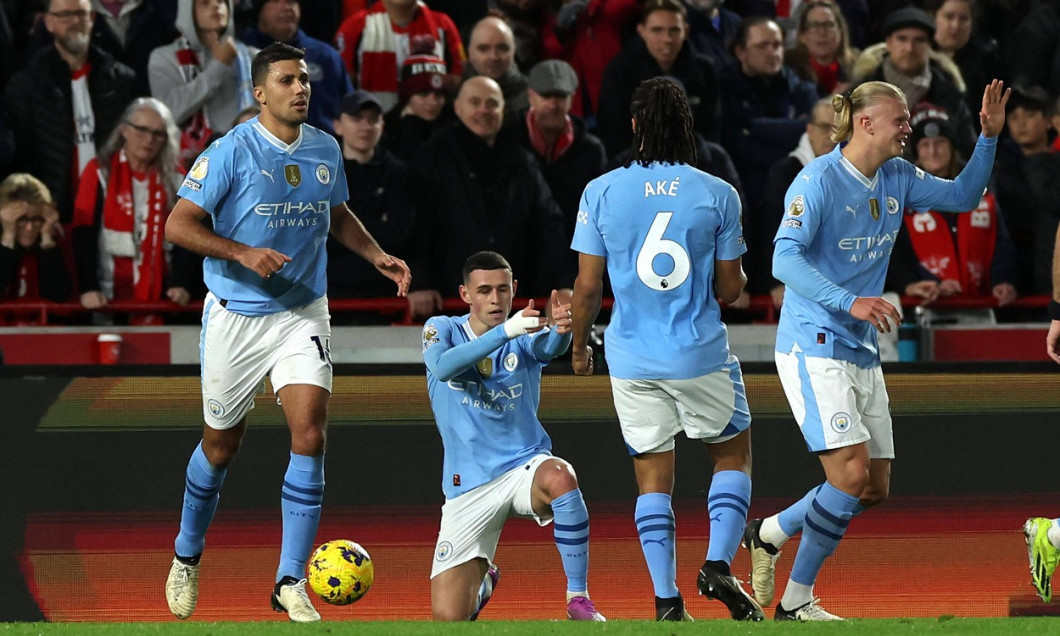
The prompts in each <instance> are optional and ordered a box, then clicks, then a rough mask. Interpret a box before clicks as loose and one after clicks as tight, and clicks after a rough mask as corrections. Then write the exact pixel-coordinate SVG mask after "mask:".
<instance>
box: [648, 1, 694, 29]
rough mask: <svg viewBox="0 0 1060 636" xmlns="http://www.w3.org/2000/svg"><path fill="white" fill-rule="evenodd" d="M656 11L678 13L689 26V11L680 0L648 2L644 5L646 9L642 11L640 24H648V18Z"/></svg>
mask: <svg viewBox="0 0 1060 636" xmlns="http://www.w3.org/2000/svg"><path fill="white" fill-rule="evenodd" d="M656 11H669V12H670V13H676V14H677V15H679V16H681V19H682V20H684V23H685V24H688V9H686V8H685V5H683V4H681V1H680V0H648V1H647V2H645V3H644V7H643V8H642V9H641V12H640V22H639V24H644V23H645V22H647V21H648V16H650V15H651V14H653V13H655V12H656Z"/></svg>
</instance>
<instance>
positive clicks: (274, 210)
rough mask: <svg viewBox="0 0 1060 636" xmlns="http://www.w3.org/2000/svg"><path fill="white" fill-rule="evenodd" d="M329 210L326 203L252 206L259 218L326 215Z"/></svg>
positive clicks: (261, 204) (282, 202)
mask: <svg viewBox="0 0 1060 636" xmlns="http://www.w3.org/2000/svg"><path fill="white" fill-rule="evenodd" d="M330 210H331V204H330V203H329V202H328V201H317V202H315V203H314V202H313V201H305V202H299V201H281V202H279V203H259V204H257V205H255V206H254V214H257V215H259V216H278V215H288V214H309V213H313V214H327V213H328V212H329V211H330Z"/></svg>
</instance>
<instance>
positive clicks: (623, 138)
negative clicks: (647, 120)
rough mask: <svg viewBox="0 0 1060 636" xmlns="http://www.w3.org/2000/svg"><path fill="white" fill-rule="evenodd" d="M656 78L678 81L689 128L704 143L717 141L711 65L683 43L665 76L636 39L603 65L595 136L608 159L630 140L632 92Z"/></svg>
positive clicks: (714, 74)
mask: <svg viewBox="0 0 1060 636" xmlns="http://www.w3.org/2000/svg"><path fill="white" fill-rule="evenodd" d="M660 76H667V77H674V78H676V79H678V80H680V81H681V83H682V85H683V86H684V89H685V94H687V95H688V107H689V109H690V110H691V111H692V126H693V127H694V128H695V130H696V132H698V133H699V134H701V135H703V136H704V137H706V138H707V139H711V140H715V141H716V140H717V139H718V128H717V124H718V73H717V71H715V69H714V63H713V62H711V61H710V58H708V57H706V56H704V55H700V54H699V53H697V52H695V51H693V49H692V46H691V45H690V44H688V43H687V42H686V43H685V46H683V47H682V48H681V52H680V53H678V54H677V59H676V60H674V65H673V67H672V68H671V69H670V70H669V72H666V71H663V70H662V68H661V67H660V66H659V63H658V62H656V61H655V58H653V57H652V56H651V54H649V53H648V47H647V46H646V45H645V44H644V40H643V39H641V37H640V36H639V35H638V36H636V37H632V38H630V39H629V41H628V42H626V44H625V45H624V46H623V47H622V50H621V51H619V53H618V55H616V56H615V58H614V59H613V60H611V62H610V63H609V64H608V65H607V69H605V70H604V79H603V82H602V83H601V85H600V107H599V109H598V110H599V112H598V113H597V120H596V134H597V136H598V137H600V141H602V142H604V147H605V148H607V154H608V155H609V156H611V157H614V156H616V155H617V154H618V153H620V152H622V151H623V150H625V149H626V148H627V147H629V145H630V143H631V142H632V140H633V129H632V127H631V126H630V113H629V104H630V100H632V98H633V91H634V90H636V88H637V86H639V85H640V83H641V82H643V81H644V80H646V79H649V78H652V77H660Z"/></svg>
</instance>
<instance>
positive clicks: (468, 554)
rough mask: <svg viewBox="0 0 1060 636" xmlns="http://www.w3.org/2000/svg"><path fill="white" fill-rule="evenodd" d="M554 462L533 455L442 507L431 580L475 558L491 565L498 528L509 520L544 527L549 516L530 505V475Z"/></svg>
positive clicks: (498, 537)
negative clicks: (546, 462)
mask: <svg viewBox="0 0 1060 636" xmlns="http://www.w3.org/2000/svg"><path fill="white" fill-rule="evenodd" d="M550 459H558V458H557V457H554V456H552V455H534V456H533V457H531V458H530V459H529V460H528V461H526V462H524V463H523V464H521V465H519V466H516V467H515V468H513V469H511V470H509V471H508V472H506V473H504V474H503V475H501V476H500V477H498V478H496V479H494V480H493V481H491V482H489V483H486V484H482V485H481V486H479V487H478V488H475V489H474V490H471V491H469V492H466V493H464V494H462V495H460V496H459V497H457V498H456V499H447V500H446V501H445V504H444V505H442V523H441V527H440V528H439V529H438V543H436V544H435V546H434V563H433V565H432V566H431V578H432V579H433V578H434V577H436V576H438V575H439V574H441V573H442V572H445V571H446V570H449V569H451V568H455V567H456V566H458V565H461V564H463V563H467V562H468V561H470V560H471V559H477V558H479V557H481V558H483V559H486V561H487V562H489V563H493V557H494V555H496V554H497V542H498V541H499V540H500V538H501V529H502V528H503V527H504V522H505V521H507V520H508V518H509V517H522V518H528V519H533V520H534V521H536V522H537V525H539V526H546V525H548V524H549V523H550V522H551V521H552V517H549V518H548V519H543V518H541V517H539V516H537V513H535V512H534V508H533V505H532V491H533V486H534V475H535V474H536V473H537V468H538V466H540V465H541V463H542V462H545V461H548V460H550Z"/></svg>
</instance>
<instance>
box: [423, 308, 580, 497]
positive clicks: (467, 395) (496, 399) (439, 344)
mask: <svg viewBox="0 0 1060 636" xmlns="http://www.w3.org/2000/svg"><path fill="white" fill-rule="evenodd" d="M468 317H469V316H467V315H464V316H461V317H458V318H456V317H449V316H436V317H434V318H431V319H430V320H428V321H427V322H426V324H424V326H423V359H424V362H425V363H426V365H427V392H428V394H429V395H430V398H431V410H432V411H434V419H435V422H436V423H437V425H438V432H439V433H440V434H441V436H442V445H443V446H444V448H445V457H444V459H443V461H442V492H444V493H445V496H446V498H447V499H453V498H455V497H457V496H459V495H461V494H463V493H465V492H468V491H469V490H472V489H473V488H476V487H478V486H481V485H482V484H485V483H488V482H490V481H492V480H493V479H496V478H497V477H500V476H501V475H503V474H504V473H506V472H508V471H509V470H511V469H512V468H515V467H516V466H518V465H520V464H521V463H523V462H525V461H526V460H527V459H529V458H531V457H533V456H534V455H540V454H542V453H545V454H549V452H550V451H551V450H552V440H551V439H550V438H549V436H548V434H547V433H545V429H544V428H543V427H542V426H541V421H540V420H538V419H537V407H538V404H539V403H540V401H541V369H542V368H543V367H544V366H545V365H546V364H548V360H540V359H538V357H537V355H536V354H535V353H534V342H535V340H538V339H543V338H553V339H556V340H557V341H566V342H565V343H564V346H563V348H562V350H559V351H558V353H562V351H565V350H566V345H567V344H569V336H567V337H558V335H557V334H553V333H552V332H551V331H549V330H547V329H546V330H544V331H541V332H538V333H536V334H531V335H526V336H519V337H518V338H515V339H513V340H508V338H507V336H506V335H505V334H504V325H500V326H498V327H494V328H493V329H491V330H489V331H487V332H486V333H484V334H482V335H481V336H478V337H476V336H475V333H474V332H473V331H472V330H471V325H470V324H468ZM471 342H474V344H475V345H477V346H476V347H472V348H465V349H464V350H463V353H471V354H472V355H471V358H469V359H468V360H474V361H477V364H476V363H474V362H468V363H469V364H472V366H471V367H470V368H464V370H463V371H460V372H458V373H456V374H455V376H454V377H452V378H449V379H445V373H444V371H443V370H442V368H443V367H446V368H456V369H459V368H461V367H463V366H464V365H462V364H459V363H456V364H455V365H454V364H452V363H449V364H444V363H443V362H442V356H443V355H444V354H446V353H447V352H449V353H456V352H454V351H453V348H454V347H458V346H460V345H464V344H466V343H471ZM473 349H474V350H477V353H476V352H475V351H473ZM549 359H551V358H549ZM446 362H449V361H446Z"/></svg>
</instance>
